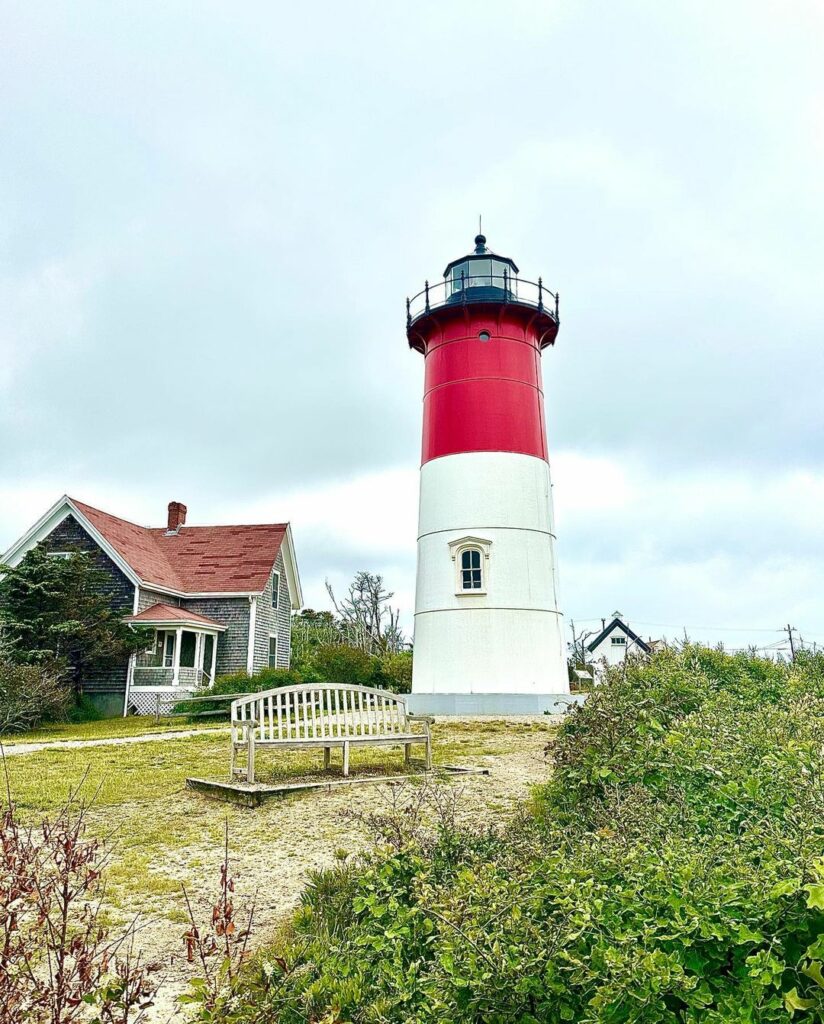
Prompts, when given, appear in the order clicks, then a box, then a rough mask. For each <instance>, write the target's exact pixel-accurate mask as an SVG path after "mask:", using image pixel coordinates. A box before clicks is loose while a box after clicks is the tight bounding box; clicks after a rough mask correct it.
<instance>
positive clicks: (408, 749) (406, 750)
mask: <svg viewBox="0 0 824 1024" xmlns="http://www.w3.org/2000/svg"><path fill="white" fill-rule="evenodd" d="M411 760H412V744H411V743H404V745H403V763H404V764H406V765H408V764H409V762H410V761H411Z"/></svg>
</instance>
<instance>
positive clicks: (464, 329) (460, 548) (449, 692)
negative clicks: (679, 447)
mask: <svg viewBox="0 0 824 1024" xmlns="http://www.w3.org/2000/svg"><path fill="white" fill-rule="evenodd" d="M406 314H407V315H406V320H407V338H408V340H409V345H410V347H411V348H412V349H415V350H416V351H418V352H420V353H421V354H422V355H423V357H424V360H425V383H424V398H423V443H422V454H421V477H420V507H419V520H418V569H417V581H416V593H415V645H414V649H415V657H414V663H413V665H414V667H413V679H412V695H411V700H410V703H411V706H412V708H413V709H414V710H415V711H418V712H421V713H426V712H428V713H432V714H495V713H518V712H520V713H531V712H538V713H540V712H542V711H544V710H548V709H551V708H552V707H553V706H554V704H555V700H554V698H555V697H557V696H560V695H563V694H568V693H569V682H568V676H567V663H566V653H565V649H564V642H563V619H562V616H561V612H560V609H559V605H558V581H557V568H556V559H555V528H554V523H553V512H552V486H551V483H550V472H549V456H548V451H547V439H546V426H545V418H544V392H543V384H542V378H541V355H542V352H543V350H544V349H545V348H547V347H549V346H551V345H553V344H554V343H555V339H556V337H557V334H558V326H559V317H558V297H557V295H556V294H554V293H552V292H551V291H549V290H548V289H547V288H546V287H544V284H543V281H542V279H541V278H538V280H537V281H535V282H533V281H528V280H525V279H524V278H522V277H521V276H520V273H519V270H518V267H517V266H516V265H515V263H514V261H513V260H511V259H509V258H508V257H505V256H498V255H495V254H494V253H493V252H492V251H491V250H490V249H489V248H488V247H487V244H486V238H485V237H484V235H482V234H479V235H478V236H477V237H476V238H475V248H474V251H473V252H471V253H470V254H468V255H466V256H462V257H460V258H459V259H456V260H453V261H452V262H451V263H450V264H449V265H448V266H447V268H446V270H445V271H444V273H443V281H438V282H437V284H434V285H430V283H429V282H428V281H427V282H426V285H425V287H424V289H423V291H421V292H419V293H418V294H417V295H415V296H414V298H412V299H407V303H406Z"/></svg>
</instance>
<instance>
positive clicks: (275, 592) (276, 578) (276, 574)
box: [272, 572, 280, 608]
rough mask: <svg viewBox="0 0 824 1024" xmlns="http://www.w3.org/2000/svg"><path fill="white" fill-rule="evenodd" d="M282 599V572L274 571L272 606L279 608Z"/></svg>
mask: <svg viewBox="0 0 824 1024" xmlns="http://www.w3.org/2000/svg"><path fill="white" fill-rule="evenodd" d="M279 599H280V573H279V572H273V573H272V607H273V608H277V606H278V600H279Z"/></svg>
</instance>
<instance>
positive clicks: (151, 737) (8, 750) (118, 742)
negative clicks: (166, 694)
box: [3, 725, 229, 757]
mask: <svg viewBox="0 0 824 1024" xmlns="http://www.w3.org/2000/svg"><path fill="white" fill-rule="evenodd" d="M228 731H229V726H228V725H227V726H216V727H215V728H213V729H212V728H209V729H180V730H178V731H177V732H175V731H173V730H168V731H166V732H143V733H139V734H138V735H136V736H115V737H112V738H111V739H99V740H39V741H38V742H36V743H11V744H8V745H5V744H4V746H3V754H4V756H5V757H15V756H16V755H18V754H37V753H39V752H40V751H42V750H73V749H75V748H79V747H120V746H123V744H126V743H157V742H160V741H163V740H182V739H186V738H187V737H189V736H203V735H212V734H214V733H221V732H228Z"/></svg>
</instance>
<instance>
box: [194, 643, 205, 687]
mask: <svg viewBox="0 0 824 1024" xmlns="http://www.w3.org/2000/svg"><path fill="white" fill-rule="evenodd" d="M202 658H203V634H202V633H201V632H200V630H195V683H196V684H197V685H200V676H198V674H197V673H198V671H200V673H201V676H202V674H203V662H202V660H201V659H202Z"/></svg>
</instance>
